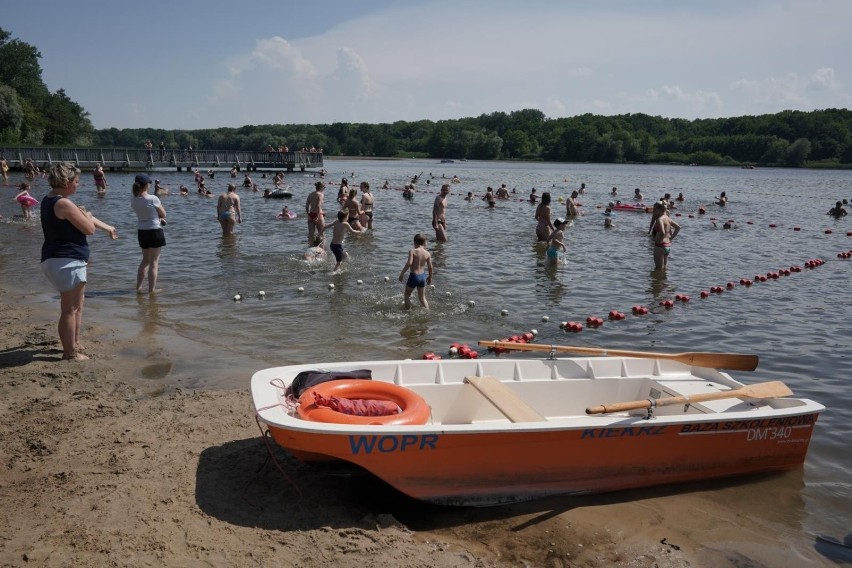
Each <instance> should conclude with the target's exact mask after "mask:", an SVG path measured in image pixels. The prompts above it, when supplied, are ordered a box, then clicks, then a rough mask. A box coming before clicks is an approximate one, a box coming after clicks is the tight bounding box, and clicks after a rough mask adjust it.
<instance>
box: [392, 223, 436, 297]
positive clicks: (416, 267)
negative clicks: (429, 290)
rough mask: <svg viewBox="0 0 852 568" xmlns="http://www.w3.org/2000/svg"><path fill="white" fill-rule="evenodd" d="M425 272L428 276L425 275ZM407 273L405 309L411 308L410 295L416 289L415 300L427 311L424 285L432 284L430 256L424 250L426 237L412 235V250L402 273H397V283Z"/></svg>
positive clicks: (418, 234)
mask: <svg viewBox="0 0 852 568" xmlns="http://www.w3.org/2000/svg"><path fill="white" fill-rule="evenodd" d="M426 270H428V271H429V274H428V275H427V274H426V272H425V271H426ZM406 272H408V281H407V282H406V283H405V309H406V310H407V309H409V308H411V293H412V292H413V291H414V289H415V288H416V289H417V299H418V300H420V305H421V306H423V307H424V308H426V309H427V310H428V309H429V302H427V301H426V285H427V284H431V283H432V255H431V254H429V251H428V250H426V237H424V236H423V235H421V234H420V233H417V234H416V235H414V248H413V249H411V250H410V251H408V259H407V260H406V261H405V266H403V267H402V272H400V273H399V281H400V282H402V278H403V277H404V276H405V273H406Z"/></svg>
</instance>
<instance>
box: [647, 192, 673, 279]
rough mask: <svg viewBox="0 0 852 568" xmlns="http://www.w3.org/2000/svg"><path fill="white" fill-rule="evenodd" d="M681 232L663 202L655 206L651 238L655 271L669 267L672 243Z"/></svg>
mask: <svg viewBox="0 0 852 568" xmlns="http://www.w3.org/2000/svg"><path fill="white" fill-rule="evenodd" d="M679 232H680V225H678V224H677V222H675V221H674V220H673V219H672V218H671V217H669V216H668V214H667V213H666V206H665V204H664V203H663V202H662V201H658V202H656V203H655V204H654V215H653V219H652V221H651V231H650V233H651V237H652V238H653V239H654V270H655V271H664V270H665V269H666V266H667V265H668V260H669V254H670V253H671V251H672V241H673V240H674V238H675V237H676V236H677V234H678V233H679Z"/></svg>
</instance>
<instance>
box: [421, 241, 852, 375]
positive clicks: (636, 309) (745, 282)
mask: <svg viewBox="0 0 852 568" xmlns="http://www.w3.org/2000/svg"><path fill="white" fill-rule="evenodd" d="M837 258H838V259H839V260H850V259H852V249H850V250H848V251H841V252H838V253H837ZM826 262H827V261H826V260H824V259H821V258H812V259H809V260H806V261H805V262H804V263H803V266H799V265H793V266H790V267H789V268H779V269H778V270H774V271H769V272H767V273H766V274H755V275H754V278H740V280H739V286H742V287H744V288H750V287H751V286H753V285H754V284H756V283H759V282H768V281H769V280H779V279H781V278H783V277H787V276H791V275H793V274H796V273H800V272H804V271H806V270H813V269H816V268H819V267H820V266H823V265H824V264H825V263H826ZM736 287H737V283H736V282H734V281H729V282H726V283H725V285H723V286H710V288H709V289H706V290H701V291H700V292H699V293H698V296H699V298H701V299H708V298H710V297H711V296H714V295H715V296H718V295H721V294H722V293H724V292H725V291H726V290H733V289H734V288H736ZM691 299H692V297H691V296H690V295H688V294H675V296H674V298H673V299H666V300H660V301H659V303H658V304H659V306H661V307H662V308H663V309H666V310H671V309H673V308H674V307H675V306H676V305H678V304H685V303H687V302H689V301H690V300H691ZM504 312H505V310H504ZM630 312H631V314H632V315H633V316H634V317H642V316H645V315H648V314H649V313H651V308H649V307H648V306H643V305H641V304H640V305H635V306H632V307H631V308H630ZM504 315H505V313H504ZM627 317H628V316H627V314H626V313H625V312H620V311H618V310H611V311H610V312H609V314H608V315H607V317H606V319H604V318H602V317H600V316H597V315H590V316H587V317H586V319H585V323H584V322H583V321H582V320H580V321H563V322H561V323H560V324H559V328H560V329H562V330H564V331H566V332H569V333H579V332H581V331H583V330H584V329H598V328H600V327H602V326H603V325H604V323H605V322H606V321H610V322H617V321H621V320H625V319H627ZM549 319H550V318H548V317H547V316H544V317H542V321H543V322H547V321H549ZM537 335H538V331H537V330H535V329H533V330H530V331H527V332H524V333H521V334H518V335H512V336H511V337H505V338H503V339H501V340H500V341H505V342H510V343H529V342H531V341H533V340H534V339H535V337H536V336H537ZM447 351H448V354H449V355H450V356H451V357H460V358H463V359H477V358H478V357H479V356H480V352H479V351H477V350H475V349H472V348H471V347H470V346H469V345H468V344H466V343H452V344H451V345H450V346H449V349H448V350H447ZM488 351H492V352H494V353H502V352H504V351H506V349H501V348H499V347H489V348H488ZM423 359H441V355H438V354H436V353H434V352H432V351H429V352H427V353H424V354H423Z"/></svg>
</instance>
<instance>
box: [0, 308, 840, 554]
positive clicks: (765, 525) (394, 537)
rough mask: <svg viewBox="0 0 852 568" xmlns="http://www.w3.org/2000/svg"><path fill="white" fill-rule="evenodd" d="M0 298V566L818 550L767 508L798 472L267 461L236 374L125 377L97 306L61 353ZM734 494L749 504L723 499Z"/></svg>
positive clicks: (125, 363) (47, 326)
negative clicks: (507, 474)
mask: <svg viewBox="0 0 852 568" xmlns="http://www.w3.org/2000/svg"><path fill="white" fill-rule="evenodd" d="M3 297H4V301H5V303H3V304H2V305H0V313H2V316H0V369H2V380H0V401H2V402H0V405H2V411H0V431H2V436H0V450H2V455H3V463H2V468H3V472H2V475H0V502H2V503H3V507H2V511H0V526H2V527H3V528H2V529H0V565H3V566H24V565H30V566H303V567H309V566H359V567H365V566H377V567H379V566H380V567H387V566H395V567H396V566H411V567H415V566H417V567H424V566H431V567H440V568H443V567H467V566H470V567H488V566H552V567H561V566H631V567H648V568H651V567H666V566H735V565H744V564H742V562H757V563H756V564H747V565H781V564H777V563H776V562H775V561H783V559H784V558H785V556H786V555H789V554H790V553H791V552H794V553H795V554H796V555H797V556H798V557H799V558H801V559H803V560H806V561H808V562H809V563H815V564H812V565H820V564H822V562H823V561H824V559H821V558H820V557H819V556H818V555H816V554H814V552H813V550H808V548H809V546H808V545H807V543H806V541H804V540H801V541H797V540H798V539H788V541H787V542H779V539H778V535H779V533H784V532H787V531H789V527H780V526H776V520H775V519H773V518H772V510H773V506H774V504H775V503H777V502H778V501H779V500H780V501H784V500H785V499H789V500H791V501H792V502H793V506H792V509H793V510H796V509H797V508H798V507H800V505H799V504H798V503H796V499H797V498H798V497H797V496H798V491H799V489H800V487H801V475H802V474H801V472H792V473H791V474H789V475H787V474H785V476H781V477H780V479H779V478H778V477H777V476H776V477H775V478H773V479H771V480H768V481H760V480H758V481H756V482H754V481H752V482H750V483H743V484H741V485H738V484H733V485H731V484H730V482H729V483H727V484H721V485H718V486H715V485H707V486H702V487H700V488H696V487H692V488H686V489H684V488H679V489H676V490H669V492H668V493H667V492H666V491H664V490H663V491H658V492H653V491H651V492H649V491H643V492H636V493H620V494H615V495H610V496H599V497H585V498H573V499H572V498H565V499H554V500H546V501H537V502H531V503H526V504H518V505H513V506H506V507H494V508H483V509H455V508H439V507H432V506H426V505H422V504H417V503H414V502H411V501H410V500H408V499H406V498H404V497H402V496H400V495H398V494H395V493H394V492H392V491H391V490H389V489H388V488H385V487H382V486H380V484H379V483H378V482H376V481H373V480H369V479H352V478H349V477H346V476H334V475H318V474H317V473H316V472H315V471H313V470H311V469H309V468H308V467H306V466H304V465H301V464H299V463H298V462H296V461H294V460H292V459H291V458H289V457H288V456H287V455H286V453H284V452H283V451H282V450H280V449H279V448H277V447H276V448H273V456H274V458H275V459H274V460H271V459H269V458H268V456H269V452H268V449H267V446H266V444H265V441H264V439H263V438H262V437H261V435H260V431H259V429H258V426H257V424H256V423H255V420H254V418H253V414H252V410H251V401H250V398H249V393H248V389H246V390H241V391H215V392H185V391H182V390H180V389H177V388H172V389H168V390H167V391H166V392H165V393H163V392H162V390H159V391H156V392H154V391H151V389H150V388H149V389H146V388H144V384H143V383H139V384H133V383H132V382H127V381H126V380H124V377H134V376H139V369H136V368H133V366H134V365H136V366H138V365H139V363H138V362H133V361H132V360H128V359H127V358H123V357H121V356H119V353H120V351H121V349H122V348H124V347H126V346H125V345H122V341H123V340H120V339H115V338H114V337H115V335H114V334H112V333H111V332H110V330H109V328H108V327H106V326H104V314H102V313H100V314H99V313H94V314H87V319H86V320H85V321H84V330H85V332H84V339H85V344H86V347H87V353H88V354H89V355H90V356H91V359H90V360H89V361H83V362H74V363H70V362H61V361H59V357H60V353H61V352H60V349H59V344H58V340H57V338H56V331H55V321H54V317H55V316H56V315H57V314H54V313H53V312H52V310H49V309H47V308H46V307H40V306H32V305H22V304H18V303H16V302H15V293H7V292H4V294H3ZM57 309H58V308H57ZM249 375H250V373H249V372H248V371H247V372H246V384H248V378H249ZM761 484H769V485H768V486H767V488H766V489H771V491H769V490H761ZM755 489H757V490H755ZM745 500H750V501H749V511H750V512H749V514H742V515H741V514H739V513H735V512H734V511H736V509H737V508H738V507H739V505H740V504H741V503H742V502H744V501H745ZM787 508H788V509H789V508H790V507H787ZM755 511H757V512H758V513H757V514H755ZM761 511H766V513H765V514H761ZM732 521H735V522H732ZM794 521H795V520H794ZM778 522H780V521H778Z"/></svg>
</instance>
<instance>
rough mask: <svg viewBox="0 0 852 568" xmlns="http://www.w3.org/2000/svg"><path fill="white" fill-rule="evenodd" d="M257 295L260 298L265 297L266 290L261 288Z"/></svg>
mask: <svg viewBox="0 0 852 568" xmlns="http://www.w3.org/2000/svg"><path fill="white" fill-rule="evenodd" d="M257 295H258V296H259V297H261V298H265V297H266V292H264V291H263V290H261V291H260V292H258V293H257Z"/></svg>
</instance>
